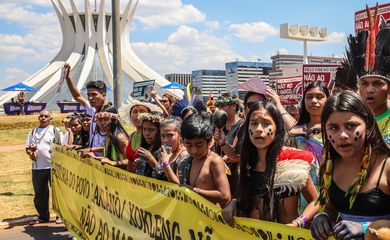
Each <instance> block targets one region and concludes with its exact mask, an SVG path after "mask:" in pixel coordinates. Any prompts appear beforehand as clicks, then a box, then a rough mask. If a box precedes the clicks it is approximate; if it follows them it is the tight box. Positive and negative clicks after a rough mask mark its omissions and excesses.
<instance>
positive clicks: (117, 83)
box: [111, 0, 122, 110]
mask: <svg viewBox="0 0 390 240" xmlns="http://www.w3.org/2000/svg"><path fill="white" fill-rule="evenodd" d="M111 2H112V6H111V7H112V20H111V21H112V49H113V53H112V57H113V75H114V76H113V80H114V106H115V108H116V109H117V110H118V109H119V108H120V107H121V104H122V83H121V77H122V74H121V69H122V68H121V40H120V25H119V18H120V2H119V0H112V1H111Z"/></svg>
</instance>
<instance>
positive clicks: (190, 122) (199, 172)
mask: <svg viewBox="0 0 390 240" xmlns="http://www.w3.org/2000/svg"><path fill="white" fill-rule="evenodd" d="M181 136H182V139H183V142H184V146H185V148H186V149H187V152H188V154H189V156H188V157H186V158H185V159H183V161H181V162H180V164H179V169H178V175H177V177H178V178H175V179H173V178H172V179H170V181H173V182H176V183H178V184H183V185H186V186H189V187H190V188H191V189H192V190H193V191H194V192H196V193H197V194H199V195H201V196H203V197H205V198H206V199H208V200H209V201H211V202H213V203H215V204H219V205H220V206H225V204H226V203H227V202H228V201H229V200H230V189H229V182H228V179H227V176H226V173H225V166H224V163H223V160H222V158H221V157H220V156H218V155H217V154H216V153H214V152H212V151H211V150H210V148H211V147H212V146H211V145H212V138H213V130H212V126H211V120H210V117H209V116H208V115H206V114H200V113H198V114H193V115H191V116H189V117H187V118H185V119H184V121H183V123H182V125H181Z"/></svg>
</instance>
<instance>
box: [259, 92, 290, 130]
mask: <svg viewBox="0 0 390 240" xmlns="http://www.w3.org/2000/svg"><path fill="white" fill-rule="evenodd" d="M266 96H267V97H268V98H270V99H272V101H273V103H274V104H275V105H276V107H277V108H278V110H279V112H280V113H281V114H282V117H283V122H284V125H285V126H286V129H287V130H288V131H289V130H290V129H292V128H293V127H294V126H295V124H296V120H295V118H293V117H292V116H291V115H290V114H289V113H288V112H287V111H286V109H285V108H284V107H283V105H282V103H281V101H280V98H279V96H278V94H277V93H276V92H275V91H274V90H273V89H272V88H267V92H266Z"/></svg>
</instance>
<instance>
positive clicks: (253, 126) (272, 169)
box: [222, 102, 317, 227]
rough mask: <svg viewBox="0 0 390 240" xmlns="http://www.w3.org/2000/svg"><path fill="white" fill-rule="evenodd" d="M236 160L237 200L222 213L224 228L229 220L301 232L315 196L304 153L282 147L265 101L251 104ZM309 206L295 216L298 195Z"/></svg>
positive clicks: (277, 120) (280, 131) (279, 123)
mask: <svg viewBox="0 0 390 240" xmlns="http://www.w3.org/2000/svg"><path fill="white" fill-rule="evenodd" d="M245 129H246V132H245V136H244V140H243V144H242V149H241V155H240V177H239V188H238V196H237V200H236V199H234V200H232V201H231V202H230V203H229V204H228V206H227V207H226V208H225V209H224V210H223V211H222V215H223V216H224V218H225V219H226V221H227V222H229V223H230V224H232V223H233V215H235V212H236V211H237V215H239V216H244V217H251V218H256V219H261V220H266V221H275V222H279V223H285V224H291V225H293V226H299V227H304V226H305V225H306V223H307V222H308V221H309V220H310V219H311V218H312V217H313V216H314V214H315V212H316V209H315V207H314V201H315V200H316V199H317V192H316V190H315V187H314V185H313V182H312V180H311V178H310V175H309V169H310V163H311V161H312V160H313V155H312V154H311V153H310V152H306V151H301V150H296V149H291V148H284V149H283V148H282V147H283V142H284V136H285V129H284V123H283V119H282V116H281V114H280V112H279V111H278V109H277V108H276V106H275V105H273V104H272V103H270V102H267V103H262V102H256V103H255V104H254V105H253V106H252V107H251V109H250V111H249V112H248V115H247V117H246V121H245ZM300 192H302V194H303V195H304V196H305V198H306V200H307V201H308V202H309V205H308V207H307V208H306V209H305V211H304V212H303V214H302V215H301V216H298V195H299V193H300Z"/></svg>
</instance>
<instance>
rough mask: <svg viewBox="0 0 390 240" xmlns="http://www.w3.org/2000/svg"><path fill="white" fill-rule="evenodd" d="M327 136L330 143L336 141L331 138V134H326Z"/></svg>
mask: <svg viewBox="0 0 390 240" xmlns="http://www.w3.org/2000/svg"><path fill="white" fill-rule="evenodd" d="M328 138H329V140H330V141H331V142H332V143H335V142H336V141H335V140H333V139H332V136H331V135H328Z"/></svg>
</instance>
